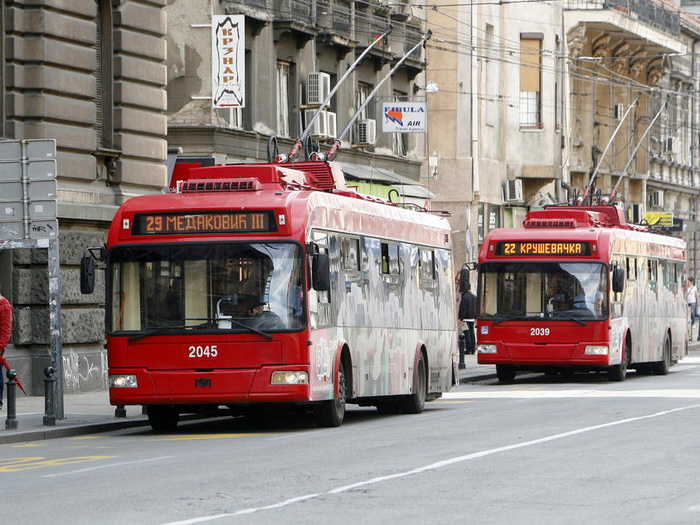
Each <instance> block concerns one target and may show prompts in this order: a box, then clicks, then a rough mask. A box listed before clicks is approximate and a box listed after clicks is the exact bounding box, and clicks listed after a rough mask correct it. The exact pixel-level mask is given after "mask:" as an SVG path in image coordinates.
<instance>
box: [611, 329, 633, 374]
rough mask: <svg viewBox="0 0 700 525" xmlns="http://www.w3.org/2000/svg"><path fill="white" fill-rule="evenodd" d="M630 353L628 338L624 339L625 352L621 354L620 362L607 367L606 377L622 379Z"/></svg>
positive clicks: (625, 372)
mask: <svg viewBox="0 0 700 525" xmlns="http://www.w3.org/2000/svg"><path fill="white" fill-rule="evenodd" d="M631 355H632V349H631V348H630V343H629V340H628V339H625V352H624V354H622V362H621V363H620V364H619V365H613V366H611V367H610V368H608V379H609V380H610V381H624V380H625V377H627V364H628V363H629V360H630V357H631Z"/></svg>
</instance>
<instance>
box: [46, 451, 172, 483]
mask: <svg viewBox="0 0 700 525" xmlns="http://www.w3.org/2000/svg"><path fill="white" fill-rule="evenodd" d="M173 457H174V456H161V457H159V458H149V459H141V460H139V461H122V462H120V463H110V464H109V465H100V466H98V467H90V468H83V469H80V470H72V471H70V472H61V473H58V474H47V475H46V476H42V477H43V478H57V477H59V476H70V475H72V474H80V473H82V472H91V471H93V470H101V469H104V468H112V467H120V466H122V465H136V464H138V463H149V462H151V461H161V460H164V459H171V458H173Z"/></svg>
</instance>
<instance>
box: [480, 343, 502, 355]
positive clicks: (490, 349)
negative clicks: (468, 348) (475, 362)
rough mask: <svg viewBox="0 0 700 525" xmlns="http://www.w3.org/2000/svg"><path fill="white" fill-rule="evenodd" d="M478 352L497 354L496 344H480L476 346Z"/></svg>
mask: <svg viewBox="0 0 700 525" xmlns="http://www.w3.org/2000/svg"><path fill="white" fill-rule="evenodd" d="M476 353H477V354H497V353H498V350H496V345H479V346H477V347H476Z"/></svg>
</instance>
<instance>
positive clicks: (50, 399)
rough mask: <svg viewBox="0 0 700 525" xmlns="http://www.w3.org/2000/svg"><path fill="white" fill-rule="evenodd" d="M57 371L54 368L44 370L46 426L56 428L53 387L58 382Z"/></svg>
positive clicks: (48, 367)
mask: <svg viewBox="0 0 700 525" xmlns="http://www.w3.org/2000/svg"><path fill="white" fill-rule="evenodd" d="M55 371H56V370H55V369H54V367H52V366H47V367H46V368H44V376H45V377H44V426H45V427H54V426H56V415H55V413H54V396H53V387H54V383H55V382H56V378H54V376H53V375H54V372H55Z"/></svg>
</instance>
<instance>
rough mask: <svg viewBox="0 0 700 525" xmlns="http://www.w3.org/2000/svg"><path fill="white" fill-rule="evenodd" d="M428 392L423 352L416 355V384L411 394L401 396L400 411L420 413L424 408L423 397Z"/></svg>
mask: <svg viewBox="0 0 700 525" xmlns="http://www.w3.org/2000/svg"><path fill="white" fill-rule="evenodd" d="M427 393H428V379H427V376H426V370H425V360H424V359H423V353H422V352H421V354H420V355H419V356H418V371H417V374H416V384H415V385H413V394H410V395H408V396H401V400H400V401H399V404H400V405H401V412H403V413H404V414H420V413H421V412H423V409H424V408H425V397H426V395H427Z"/></svg>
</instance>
